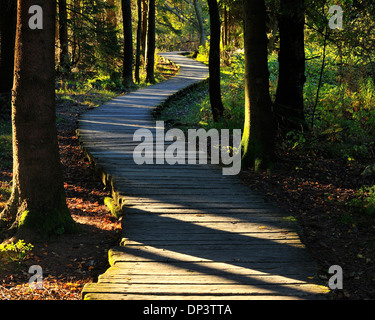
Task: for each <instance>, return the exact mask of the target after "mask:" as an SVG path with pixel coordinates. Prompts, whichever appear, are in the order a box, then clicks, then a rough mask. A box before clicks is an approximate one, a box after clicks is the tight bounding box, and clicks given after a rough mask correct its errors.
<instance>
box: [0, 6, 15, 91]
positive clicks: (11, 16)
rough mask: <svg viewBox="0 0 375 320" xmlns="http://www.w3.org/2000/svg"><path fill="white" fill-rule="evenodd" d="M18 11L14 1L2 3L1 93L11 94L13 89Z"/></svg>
mask: <svg viewBox="0 0 375 320" xmlns="http://www.w3.org/2000/svg"><path fill="white" fill-rule="evenodd" d="M16 9H17V7H16V3H15V1H14V0H12V1H2V2H1V3H0V11H1V12H0V18H1V19H0V34H1V48H0V93H7V94H10V92H11V90H12V87H13V71H14V44H15V38H16V24H17V14H16Z"/></svg>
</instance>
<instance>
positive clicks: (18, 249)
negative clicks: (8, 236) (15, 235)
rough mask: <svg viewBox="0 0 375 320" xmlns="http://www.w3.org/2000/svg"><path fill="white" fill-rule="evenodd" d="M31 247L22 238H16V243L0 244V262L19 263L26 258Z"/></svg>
mask: <svg viewBox="0 0 375 320" xmlns="http://www.w3.org/2000/svg"><path fill="white" fill-rule="evenodd" d="M33 247H34V246H33V245H32V244H31V243H29V244H26V243H25V241H24V240H18V241H17V242H16V243H14V242H11V243H9V244H0V262H2V264H7V263H9V262H15V263H18V264H20V263H21V262H22V261H24V260H25V259H27V257H28V256H29V255H30V253H31V251H32V249H33ZM0 266H1V265H0Z"/></svg>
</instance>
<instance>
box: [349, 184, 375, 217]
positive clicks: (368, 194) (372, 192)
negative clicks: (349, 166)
mask: <svg viewBox="0 0 375 320" xmlns="http://www.w3.org/2000/svg"><path fill="white" fill-rule="evenodd" d="M349 205H350V206H351V207H352V208H353V209H354V210H355V211H358V212H360V213H364V214H367V215H372V216H374V215H375V186H372V187H367V186H364V187H362V188H360V189H359V190H358V191H357V192H356V195H355V197H354V198H353V199H352V200H351V201H350V202H349Z"/></svg>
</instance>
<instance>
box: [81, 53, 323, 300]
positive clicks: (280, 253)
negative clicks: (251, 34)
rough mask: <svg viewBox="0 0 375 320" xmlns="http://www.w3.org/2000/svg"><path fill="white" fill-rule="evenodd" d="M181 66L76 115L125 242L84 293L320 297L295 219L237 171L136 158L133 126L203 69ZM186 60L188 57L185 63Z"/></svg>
mask: <svg viewBox="0 0 375 320" xmlns="http://www.w3.org/2000/svg"><path fill="white" fill-rule="evenodd" d="M167 55H168V57H169V58H170V59H171V60H173V61H175V62H176V63H177V64H179V65H180V66H181V69H180V74H179V75H178V76H177V77H175V78H173V79H171V80H168V81H166V82H164V83H161V84H158V85H155V86H152V87H151V88H145V89H142V90H139V91H137V92H136V93H133V94H130V95H127V96H123V97H119V98H116V99H114V100H113V101H111V102H109V103H107V104H105V105H103V106H102V107H100V108H98V109H97V110H93V112H90V113H88V114H86V115H85V116H84V117H83V118H82V119H81V126H80V136H81V140H82V142H83V146H84V147H85V148H86V149H87V150H88V152H89V153H90V154H91V155H92V156H93V157H94V158H95V162H96V164H97V166H98V167H101V168H102V170H103V171H104V172H105V175H106V181H108V182H109V183H110V184H111V185H114V188H115V191H116V193H117V196H118V198H120V199H123V201H125V209H124V210H125V216H124V217H123V242H122V244H121V245H120V246H118V247H116V248H113V249H112V250H111V251H110V262H111V265H112V267H111V268H109V269H108V270H107V272H106V273H105V274H103V275H102V276H100V279H99V282H98V283H92V284H88V285H86V286H85V288H84V290H83V297H84V298H88V299H142V300H146V299H163V300H164V299H320V298H323V295H322V293H324V292H326V288H323V287H321V286H318V285H316V284H315V283H314V281H315V280H314V278H313V276H314V273H315V267H314V263H313V261H311V259H310V258H309V256H308V254H307V252H306V250H305V248H304V246H303V244H302V243H301V242H300V239H299V236H298V233H297V232H296V227H297V226H296V224H295V223H294V222H292V221H290V219H287V217H285V214H283V213H282V212H280V210H279V209H278V208H276V207H275V206H273V205H272V204H270V203H266V202H265V201H264V199H263V198H262V197H261V196H260V195H258V194H256V193H254V192H252V191H250V190H249V189H248V188H247V187H246V186H244V185H243V184H242V183H241V182H240V181H239V179H237V177H233V176H223V175H222V171H221V169H220V168H217V167H213V166H206V165H177V166H169V165H143V166H139V165H136V164H135V163H134V160H133V150H134V148H135V146H136V145H137V144H138V143H135V142H133V134H134V131H135V130H137V129H139V128H155V120H154V119H153V118H152V116H151V114H150V111H151V110H152V109H153V108H154V107H156V106H157V105H158V104H160V103H161V102H162V101H164V100H165V99H166V98H168V97H169V96H170V95H172V94H174V93H175V92H176V91H178V90H181V89H183V88H185V87H186V86H188V85H191V84H193V83H195V82H197V81H200V80H203V79H204V78H205V77H206V76H207V70H206V68H205V67H204V66H203V65H200V64H197V62H194V61H192V60H190V59H187V58H185V57H182V56H179V55H176V54H175V53H171V54H167ZM191 64H193V66H192V67H191Z"/></svg>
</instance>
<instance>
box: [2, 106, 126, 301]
mask: <svg viewBox="0 0 375 320" xmlns="http://www.w3.org/2000/svg"><path fill="white" fill-rule="evenodd" d="M88 108H89V107H88V106H86V105H81V104H79V103H77V104H75V103H72V102H71V101H68V102H62V103H59V104H58V106H57V115H58V119H59V121H58V125H57V126H58V138H59V145H60V156H61V162H62V165H63V169H64V178H65V180H64V181H65V183H64V185H65V191H66V197H67V204H68V207H69V210H70V212H71V215H72V217H73V219H74V220H75V221H76V223H77V224H78V225H79V227H80V231H79V232H78V233H76V234H64V235H60V236H56V237H55V238H53V239H50V240H49V241H48V242H39V243H33V246H34V248H33V249H32V252H31V254H29V255H28V257H27V259H26V260H25V261H21V262H17V263H9V264H8V265H7V266H3V267H2V268H0V299H11V300H16V299H32V300H37V299H41V300H46V299H54V300H56V299H57V300H61V299H80V298H81V290H82V287H83V285H84V284H85V283H87V282H91V281H95V280H96V278H97V276H98V275H99V274H101V273H103V272H104V271H105V269H106V268H107V267H108V262H107V261H108V259H107V254H108V250H109V248H111V247H112V246H114V245H115V244H116V243H117V242H118V241H119V237H120V234H121V233H120V230H121V228H120V222H119V221H118V220H117V219H115V218H114V217H113V216H112V215H111V213H110V211H109V210H108V208H107V207H106V206H105V205H104V204H103V199H104V197H107V196H110V194H109V192H108V191H106V190H104V189H103V188H104V187H103V184H102V183H101V181H100V179H99V178H98V177H97V176H96V175H95V171H94V169H93V168H92V166H91V164H90V162H89V160H88V158H87V157H86V154H85V153H84V152H83V151H82V150H81V148H80V145H79V140H78V137H77V136H76V133H75V130H76V128H77V122H76V121H77V119H78V116H79V114H80V113H82V112H84V111H86V110H87V109H88ZM11 176H12V174H11V168H8V169H7V170H4V169H3V170H2V172H1V181H3V184H5V183H6V181H8V182H9V181H10V180H11ZM31 265H40V266H41V267H42V270H43V290H31V289H30V287H29V284H28V281H29V278H30V277H31V274H29V273H28V269H29V267H30V266H31Z"/></svg>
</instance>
